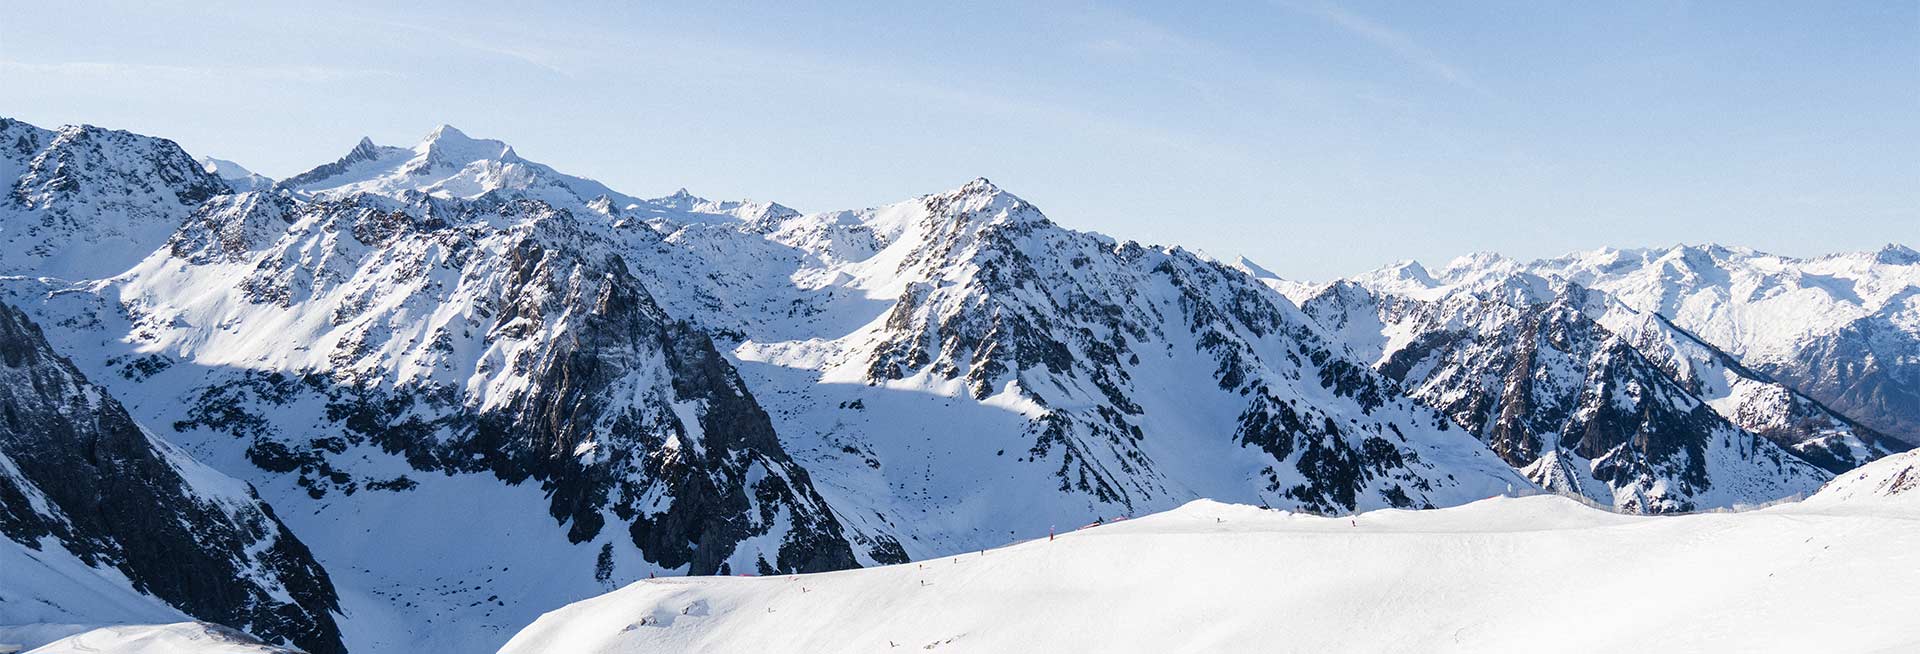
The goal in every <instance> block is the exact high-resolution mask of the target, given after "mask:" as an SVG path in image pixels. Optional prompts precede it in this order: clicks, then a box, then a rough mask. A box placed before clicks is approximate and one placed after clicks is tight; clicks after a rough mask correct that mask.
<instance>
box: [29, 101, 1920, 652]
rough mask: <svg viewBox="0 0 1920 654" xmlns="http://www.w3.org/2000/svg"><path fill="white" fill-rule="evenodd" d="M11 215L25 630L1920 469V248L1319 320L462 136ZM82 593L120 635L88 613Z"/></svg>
mask: <svg viewBox="0 0 1920 654" xmlns="http://www.w3.org/2000/svg"><path fill="white" fill-rule="evenodd" d="M0 181H6V182H7V183H8V184H9V192H8V195H7V196H6V197H5V198H4V199H0V303H4V304H5V305H7V306H10V307H11V308H10V309H7V310H6V311H7V312H8V313H7V314H6V316H7V317H8V321H7V322H5V323H4V324H0V328H4V330H3V331H0V333H4V334H13V335H14V336H12V337H11V340H10V341H0V354H5V353H7V352H26V353H31V356H25V355H22V356H12V355H7V356H5V357H4V361H0V364H4V366H0V380H4V381H5V382H6V384H7V386H5V387H0V399H4V400H5V401H6V402H7V403H8V405H7V406H8V409H9V413H7V414H6V415H7V418H6V419H5V420H4V421H0V464H4V465H3V466H0V519H5V520H6V521H4V522H0V526H4V527H6V529H5V530H4V533H6V535H7V536H8V537H9V539H8V540H7V541H0V557H15V558H0V560H20V561H24V560H29V559H31V560H33V561H37V562H39V563H38V564H37V565H40V566H42V567H43V568H44V569H45V570H46V572H45V574H46V575H48V576H47V577H46V579H45V583H40V582H35V584H32V585H24V586H19V587H14V586H12V585H9V584H0V599H5V600H6V601H4V602H0V624H6V623H23V622H32V623H50V622H63V623H135V622H138V623H153V622H172V621H178V620H179V619H184V618H186V617H191V618H194V619H198V620H204V621H209V622H215V623H220V624H224V625H226V626H229V627H234V628H237V629H241V630H245V631H247V632H249V633H251V634H253V635H254V636H258V637H260V638H262V639H265V640H268V641H272V642H277V643H286V644H293V645H298V646H300V647H303V648H305V649H307V650H309V651H315V652H324V651H342V650H344V651H352V652H389V651H391V652H399V651H422V650H433V651H492V650H493V649H495V648H498V647H499V646H500V645H501V644H502V643H505V642H506V641H507V639H508V638H509V637H510V636H512V635H513V633H515V632H516V631H518V630H519V629H520V628H521V627H523V626H525V625H527V624H529V623H531V622H533V621H534V619H535V618H537V617H538V616H539V615H540V614H541V613H543V612H545V611H549V610H552V609H554V608H556V607H559V606H562V605H564V604H567V603H569V602H573V601H576V600H579V599H582V598H585V597H589V596H592V595H596V594H599V593H603V592H606V591H608V590H611V589H613V588H615V587H617V586H619V585H623V584H625V583H628V582H631V581H633V580H636V579H643V578H646V577H648V576H652V575H678V574H763V575H764V574H781V573H795V572H812V571H824V570H835V569H843V568H851V567H861V566H871V565H876V564H888V563H900V562H906V561H911V560H919V559H925V558H928V557H936V556H941V555H948V554H953V553H956V552H967V551H978V550H983V549H986V548H989V547H994V546H999V545H1002V544H1005V543H1007V542H1009V541H1011V540H1014V539H1025V538H1031V537H1033V536H1036V535H1044V534H1045V533H1047V532H1048V531H1049V530H1060V529H1068V528H1072V527H1077V526H1080V525H1083V524H1087V523H1089V522H1094V521H1097V520H1102V519H1111V518H1116V517H1122V516H1130V515H1140V514H1144V513H1148V512H1155V511H1163V510H1167V509H1171V508H1174V507H1178V506H1181V505H1183V504H1185V503H1187V502H1189V501H1191V500H1194V499H1198V498H1212V499H1217V500H1221V501H1229V502H1238V503H1245V504H1255V505H1266V506H1270V507H1274V508H1281V509H1288V510H1303V511H1311V512H1316V513H1322V514H1345V513H1350V512H1354V511H1362V510H1369V509H1377V508H1389V507H1396V508H1430V507H1443V506H1453V505H1459V504H1463V503H1467V502H1470V501H1473V500H1477V499H1481V498H1485V497H1489V496H1493V495H1501V494H1528V493H1532V492H1536V491H1537V490H1538V489H1545V490H1548V491H1552V492H1558V493H1563V494H1567V495H1569V496H1575V497H1580V498H1584V499H1585V500H1587V501H1591V502H1594V503H1597V504H1600V505H1603V506H1607V507H1611V508H1613V509H1616V510H1619V511H1623V512H1639V513H1662V512H1684V511H1697V510H1703V509H1709V508H1718V507H1730V506H1736V505H1748V504H1759V503H1765V502H1770V501H1774V500H1778V499H1782V498H1787V497H1793V496H1798V495H1802V494H1806V493H1810V492H1812V491H1813V490H1815V489H1817V488H1819V487H1821V485H1822V484H1824V483H1826V482H1827V481H1828V480H1830V479H1832V478H1833V477H1834V476H1835V475H1837V474H1840V473H1843V472H1847V471H1849V470H1851V469H1853V468H1855V467H1857V466H1860V465H1862V464H1866V463H1869V462H1872V461H1874V460H1877V459H1880V458H1882V457H1886V456H1888V455H1889V454H1892V453H1896V452H1901V451H1905V450H1907V449H1909V448H1911V447H1913V446H1914V444H1915V443H1916V442H1920V299H1917V298H1920V292H1917V291H1916V289H1920V254H1916V253H1915V252H1914V251H1912V250H1910V249H1907V248H1904V247H1901V246H1888V247H1887V248H1884V249H1882V250H1880V251H1877V252H1866V253H1855V254H1841V255H1833V256H1827V257H1820V258H1814V259H1794V258H1788V257H1779V256H1774V255H1768V254H1764V253H1759V252H1753V251H1750V250H1744V249H1737V248H1727V247H1720V246H1706V247H1691V246H1688V247H1678V248H1672V249H1669V250H1631V251H1620V250H1599V251H1595V252H1590V253H1579V254H1574V255H1569V256H1567V257H1563V258H1559V259H1550V260H1543V261H1537V262H1531V263H1522V262H1516V261H1511V260H1508V259H1504V258H1501V257H1498V256H1494V255H1475V256H1471V257H1465V258H1462V259H1460V260H1457V261H1455V262H1453V263H1451V264H1449V265H1448V266H1447V267H1446V268H1444V269H1442V270H1441V271H1440V272H1439V273H1430V272H1428V271H1427V270H1426V269H1425V268H1423V267H1421V266H1420V265H1419V264H1417V263H1412V262H1408V263H1404V264H1400V265H1396V266H1392V267H1389V268H1386V269H1382V270H1379V271H1375V272H1372V273H1368V274H1366V275H1361V276H1358V277H1355V278H1352V279H1347V280H1337V281H1333V282H1327V283H1311V284H1309V283H1301V282H1293V281H1288V280H1281V279H1278V278H1276V277H1274V276H1273V275H1272V274H1271V273H1267V272H1266V271H1265V270H1264V269H1262V268H1260V267H1259V266H1258V265H1255V264H1253V263H1252V262H1244V261H1243V262H1238V263H1227V262H1220V261H1215V260H1213V259H1211V258H1208V257H1206V256H1204V255H1200V254H1197V253H1194V252H1190V251H1187V250H1184V249H1181V248H1178V247H1161V246H1151V245H1142V244H1138V243H1134V242H1131V241H1127V242H1120V241H1116V240H1114V239H1110V238H1107V237H1104V236H1101V235H1098V234H1091V233H1085V232H1078V231H1074V230H1069V229H1066V228H1063V227H1060V226H1059V225H1057V224H1054V223H1053V222H1052V221H1050V220H1049V219H1048V218H1047V217H1046V216H1045V215H1044V214H1042V213H1041V211H1040V209H1039V208H1037V207H1035V206H1033V205H1032V204H1029V203H1027V202H1025V201H1024V200H1021V199H1020V198H1019V197H1017V196H1015V195H1013V194H1011V193H1008V192H1007V191H1004V190H1002V189H1000V188H998V187H996V186H994V185H993V184H992V183H990V182H988V181H987V180H984V179H980V180H973V181H971V182H968V183H966V184H964V185H962V186H960V187H958V188H955V189H952V190H949V191H945V192H940V193H934V194H931V195H926V196H921V197H918V198H912V199H908V200H904V201H900V202H896V203H892V204H885V205H881V206H878V207H875V208H869V209H861V210H849V211H834V212H825V213H815V214H803V213H801V212H798V211H795V210H793V209H790V208H787V207H785V206H782V205H779V204H777V203H771V202H753V201H713V200H707V199H703V198H699V197H696V196H693V195H691V194H689V193H687V192H685V191H681V192H679V193H676V194H674V195H670V196H666V197H661V198H653V199H644V198H637V197H633V196H629V195H624V194H621V193H619V192H616V191H614V190H612V189H609V188H607V187H606V186H605V185H603V184H600V183H598V182H595V181H592V180H588V179H583V178H579V177H575V176H571V175H567V174H564V173H560V172H558V171H556V170H555V169H553V168H551V167H549V166H546V165H543V164H539V163H535V162H531V161H527V160H525V159H523V158H521V157H520V156H519V155H517V154H516V153H515V152H514V151H513V149H512V148H511V147H509V146H508V145H506V144H505V143H502V142H500V141H492V140H485V139H475V138H471V137H468V136H466V135H465V134H462V133H461V132H460V131H459V130H456V129H454V128H452V127H445V126H443V127H441V128H439V129H437V130H435V131H433V132H432V133H431V134H429V135H428V136H427V137H426V138H425V139H424V140H422V141H421V142H420V143H419V144H417V145H415V146H413V147H411V148H401V147H390V146H382V145H377V144H374V143H373V142H371V141H368V140H363V141H361V142H360V143H359V144H357V145H355V146H354V147H352V148H351V149H350V150H349V151H348V152H347V154H346V155H344V156H342V157H341V158H339V159H338V160H335V161H333V162H330V163H325V164H322V165H319V166H317V167H315V168H314V169H313V170H311V171H308V172H306V173H302V174H300V175H296V176H294V177H291V178H288V179H286V180H279V181H275V180H270V179H267V178H264V177H261V176H259V175H257V174H254V173H252V172H250V171H248V170H246V169H245V168H244V167H242V166H240V165H239V164H234V163H232V162H227V161H222V160H217V159H207V158H204V157H203V158H198V159H196V158H195V157H194V156H192V155H189V154H188V153H186V152H184V151H183V150H181V148H180V147H179V146H177V145H176V144H174V143H172V142H171V141H167V140H165V139H160V138H154V137H148V136H142V135H136V134H130V133H126V132H119V131H112V130H104V129H99V128H95V127H65V128H61V129H59V130H46V129H42V128H39V127H34V126H31V125H27V124H25V123H20V122H18V121H12V120H6V119H0ZM6 325H12V327H6ZM9 371H11V372H9ZM47 380H53V381H47ZM16 416H41V417H38V418H32V419H31V420H28V419H23V418H18V417H16ZM49 425H56V426H58V428H57V429H53V428H49ZM129 438H131V439H132V440H128V439H129ZM101 439H109V440H112V442H119V443H122V444H121V445H119V446H116V447H117V448H118V450H117V452H118V454H117V455H116V456H119V457H122V458H124V459H126V460H127V461H139V462H143V463H125V464H121V463H112V462H111V461H113V460H109V461H108V463H101V459H99V457H98V456H97V455H95V454H92V452H94V448H95V447H96V446H95V445H93V444H92V443H95V442H100V441H101ZM82 460H84V461H89V462H92V463H90V464H89V465H70V463H71V462H74V461H82ZM128 471H133V472H132V473H131V474H132V475H133V476H132V478H131V479H129V477H128V475H129V474H130V473H129V472H128ZM123 483H136V484H140V485H143V487H148V488H149V490H147V491H143V492H142V493H136V494H134V495H132V496H129V497H121V498H118V499H117V500H116V501H120V502H123V503H125V505H124V506H123V507H122V508H119V509H115V510H117V511H132V512H135V513H139V514H142V515H143V516H146V518H147V519H154V518H155V517H157V516H167V517H173V518H177V522H179V523H180V524H185V525H189V528H188V529H187V531H185V532H174V531H169V530H153V529H145V528H141V527H139V526H138V525H137V524H135V523H126V522H116V521H113V520H105V521H102V520H98V519H96V518H94V517H92V516H95V515H96V514H97V513H98V507H95V506H93V505H92V504H91V503H92V502H94V501H95V500H90V499H88V496H89V494H90V493H92V494H93V495H98V493H97V492H93V491H88V490H86V489H93V488H100V487H102V485H103V484H123ZM8 489H14V490H11V491H9V490H8ZM70 489H78V490H71V491H70V492H69V490H70ZM36 498H37V499H36ZM21 507H26V509H25V510H22V508H21ZM209 507H212V508H209ZM214 508H217V509H218V510H213V509H214ZM194 533H213V534H230V535H228V536H222V537H221V538H218V539H214V540H213V541H209V540H208V539H205V538H195V537H193V536H192V535H191V534H194ZM8 547H11V548H12V549H7V548H8ZM56 548H57V549H56ZM49 552H60V553H59V554H57V555H55V554H49ZM129 552H132V554H130V553H129ZM140 552H170V553H174V554H177V555H179V556H184V557H188V558H189V559H191V560H202V559H204V560H207V561H209V562H208V563H205V564H204V566H203V568H204V569H199V570H197V571H189V570H188V569H184V568H183V569H182V570H181V571H180V572H178V573H177V574H176V576H174V577H169V576H168V574H169V573H166V572H164V571H160V569H158V568H155V567H153V566H152V565H151V564H148V563H142V561H143V560H144V559H143V556H142V555H139V553H140ZM170 556H171V555H170ZM20 557H24V558H20ZM194 557H198V558H194ZM54 561H57V563H52V562H54ZM179 575H191V579H193V580H202V579H207V578H214V577H217V578H218V579H219V583H218V584H207V583H203V582H201V581H189V580H187V578H186V577H181V576H179ZM81 577H85V578H86V579H85V580H78V579H79V578H81ZM69 578H71V579H76V581H73V582H72V584H71V586H72V587H74V588H82V587H84V588H92V589H96V590H93V591H88V592H93V593H97V595H95V596H90V597H106V596H112V597H113V598H114V599H112V600H111V601H107V600H97V601H96V600H89V599H75V596H65V595H57V594H56V593H54V591H51V590H47V589H49V588H54V587H57V586H60V585H61V583H63V582H62V581H61V580H62V579H69ZM35 602H39V603H41V604H57V605H58V606H61V607H63V608H62V609H61V611H55V612H48V611H44V610H40V609H33V610H27V609H24V608H22V607H27V606H32V605H34V603H35ZM6 633H7V632H6V631H5V630H4V629H0V641H4V640H5V639H6Z"/></svg>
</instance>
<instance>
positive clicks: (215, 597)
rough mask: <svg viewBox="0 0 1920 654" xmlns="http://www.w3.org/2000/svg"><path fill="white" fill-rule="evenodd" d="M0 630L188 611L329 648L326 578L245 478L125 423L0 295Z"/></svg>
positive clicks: (174, 616) (312, 647) (332, 630)
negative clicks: (212, 466)
mask: <svg viewBox="0 0 1920 654" xmlns="http://www.w3.org/2000/svg"><path fill="white" fill-rule="evenodd" d="M0 534H3V535H5V536H6V538H5V539H0V571H3V573H0V625H13V624H30V623H121V622H154V621H173V620H179V619H183V618H184V617H185V616H186V615H192V616H195V617H198V618H200V619H204V620H211V621H217V622H220V623H222V624H227V625H231V626H234V627H238V628H241V629H246V630H248V631H251V632H253V633H255V634H258V635H260V636H263V637H266V638H270V639H273V640H275V641H279V642H291V643H296V644H298V645H300V646H302V647H303V648H305V649H307V650H309V651H312V652H315V653H326V652H341V651H344V650H342V648H341V646H340V633H339V630H338V628H337V627H336V625H335V622H334V613H335V612H336V611H337V610H338V608H337V602H338V600H337V599H336V597H335V595H334V589H333V587H332V584H331V582H330V581H329V580H328V577H327V574H326V572H325V571H324V570H322V569H321V568H320V566H319V564H317V563H316V562H315V561H314V560H313V557H312V556H311V555H310V554H309V553H308V551H307V548H306V546H305V545H304V544H302V543H301V542H300V540H299V539H297V538H296V537H295V536H294V535H293V534H292V533H290V532H289V531H288V530H287V528H286V527H285V526H284V525H282V524H281V522H280V520H279V519H278V518H277V517H276V516H275V515H274V512H273V510H272V509H271V508H269V507H268V506H267V505H265V504H263V503H262V502H261V501H260V498H259V496H258V495H256V494H255V493H254V491H253V489H252V488H251V487H249V486H247V485H246V484H244V483H241V482H239V481H236V480H234V479H232V478H230V477H226V476H224V475H221V474H219V473H217V472H214V471H213V470H211V469H209V468H207V467H205V466H203V465H201V464H200V463H198V462H196V461H194V460H192V459H191V458H189V457H187V455H186V454H184V453H182V452H181V451H179V450H178V449H176V448H174V447H173V446H171V445H169V444H167V443H166V442H165V441H162V440H160V439H158V438H156V437H155V436H154V435H153V434H151V433H149V432H148V431H147V430H146V429H144V428H142V427H141V426H140V425H138V424H136V423H135V422H134V420H133V419H132V417H131V416H129V415H128V413H127V411H126V410H125V409H124V408H122V407H121V405H120V404H119V403H118V402H116V401H115V400H114V399H113V398H112V397H111V396H109V395H108V394H107V393H106V392H105V391H104V390H103V389H101V388H100V387H98V386H94V385H93V384H91V383H89V382H88V381H87V379H86V377H84V376H83V375H81V374H80V372H79V371H78V370H76V369H75V368H74V367H73V365H72V364H71V363H69V362H68V361H67V360H66V359H64V358H62V357H61V356H59V355H58V354H56V353H55V352H54V351H53V349H52V348H51V347H50V346H49V345H48V344H47V342H46V340H45V338H44V337H43V335H42V332H41V330H40V328H39V327H38V326H37V325H35V324H34V323H33V322H32V321H31V320H29V319H28V318H27V317H26V315H25V314H23V313H21V312H20V311H19V310H17V309H14V308H13V307H11V306H8V305H6V304H5V303H0Z"/></svg>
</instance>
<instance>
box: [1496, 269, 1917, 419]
mask: <svg viewBox="0 0 1920 654" xmlns="http://www.w3.org/2000/svg"><path fill="white" fill-rule="evenodd" d="M1528 267H1529V269H1531V270H1534V271H1536V272H1541V273H1543V274H1552V275H1556V276H1560V277H1564V278H1566V279H1570V280H1573V281H1575V282H1578V283H1580V284H1582V285H1585V286H1588V287H1590V288H1594V289H1596V290H1601V291H1605V292H1606V293H1608V294H1609V295H1611V296H1613V297H1614V298H1615V299H1617V300H1619V301H1620V302H1622V303H1624V304H1626V305H1627V306H1630V307H1633V308H1635V309H1638V310H1641V311H1647V312H1652V313H1658V314H1660V315H1662V316H1666V317H1667V318H1668V319H1669V320H1671V321H1672V322H1673V324H1675V325H1678V326H1680V327H1681V328H1684V329H1686V330H1687V331H1689V332H1692V333H1693V334H1696V335H1698V336H1699V337H1700V339H1701V340H1704V341H1706V342H1708V343H1712V344H1713V345H1714V346H1716V347H1719V348H1720V349H1722V350H1725V351H1727V352H1728V353H1730V354H1732V355H1733V356H1734V357H1735V358H1737V359H1738V360H1739V361H1740V362H1742V363H1743V364H1745V365H1746V366H1747V367H1749V368H1752V369H1754V370H1758V371H1760V372H1763V373H1766V374H1768V375H1772V376H1773V377H1775V378H1778V379H1780V380H1782V381H1784V382H1786V383H1788V384H1790V385H1792V386H1794V387H1795V388H1797V389H1799V390H1800V391H1801V392H1803V393H1806V394H1807V395H1809V396H1811V397H1813V398H1814V399H1817V400H1819V401H1820V402H1822V403H1824V404H1826V405H1827V406H1829V407H1832V408H1833V409H1834V410H1836V411H1839V412H1840V413H1843V414H1845V415H1847V416H1848V417H1850V418H1852V419H1854V420H1856V421H1859V422H1860V423H1861V424H1864V425H1867V426H1869V427H1872V428H1873V429H1876V430H1878V431H1880V432H1882V433H1885V434H1888V435H1890V436H1893V437H1895V438H1898V439H1900V440H1903V441H1905V442H1906V443H1908V444H1909V445H1920V252H1915V251H1914V250H1913V249H1911V248H1908V247H1906V246H1903V245H1888V246H1886V247H1884V248H1881V249H1880V250H1877V251H1873V252H1855V253H1846V254H1835V255H1829V256H1823V257H1813V258H1805V259H1801V258H1793V257H1783V256H1778V255H1772V254H1767V253H1764V252H1757V251H1754V250H1749V249H1745V248H1733V247H1724V246H1718V245H1708V246H1676V247H1672V248H1667V249H1644V250H1615V249H1601V250H1595V251H1591V252H1581V253H1574V254H1571V255H1568V256H1565V257H1560V258H1556V259H1548V260H1544V261H1538V262H1534V263H1532V264H1529V266H1528Z"/></svg>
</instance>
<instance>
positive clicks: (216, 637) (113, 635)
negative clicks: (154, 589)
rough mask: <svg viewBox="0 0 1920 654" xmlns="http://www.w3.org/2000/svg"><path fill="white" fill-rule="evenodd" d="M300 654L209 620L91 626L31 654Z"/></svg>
mask: <svg viewBox="0 0 1920 654" xmlns="http://www.w3.org/2000/svg"><path fill="white" fill-rule="evenodd" d="M97 652H112V653H113V654H299V650H295V649H289V648H285V647H278V646H274V645H269V644H266V643H263V642H260V640H259V639H257V638H254V637H252V636H248V635H247V634H245V633H242V632H238V631H234V630H232V629H228V628H226V627H222V626H220V625H217V624H210V623H205V622H176V623H171V624H145V625H116V626H112V627H102V628H99V629H91V630H88V631H85V632H82V633H78V634H74V635H72V636H68V637H66V638H62V639H60V640H57V641H54V642H51V643H48V644H46V645H43V646H40V647H36V648H34V649H32V650H29V651H28V653H27V654H83V653H85V654H94V653H97Z"/></svg>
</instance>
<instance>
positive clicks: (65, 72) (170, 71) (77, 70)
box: [0, 59, 404, 83]
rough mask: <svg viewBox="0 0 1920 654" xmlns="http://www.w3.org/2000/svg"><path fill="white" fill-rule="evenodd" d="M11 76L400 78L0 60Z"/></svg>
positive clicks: (307, 69)
mask: <svg viewBox="0 0 1920 654" xmlns="http://www.w3.org/2000/svg"><path fill="white" fill-rule="evenodd" d="M13 75H30V76H56V77H60V78H62V79H69V80H71V79H138V80H144V81H158V80H177V81H208V80H245V81H263V82H266V81H276V82H307V83H317V82H335V81H341V80H350V79H365V78H372V77H389V78H398V77H404V75H403V74H401V73H399V72H397V71H390V70H379V69H368V68H344V67H338V66H185V65H172V64H150V63H134V62H124V61H57V62H34V61H18V60H13V59H0V76H13Z"/></svg>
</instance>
